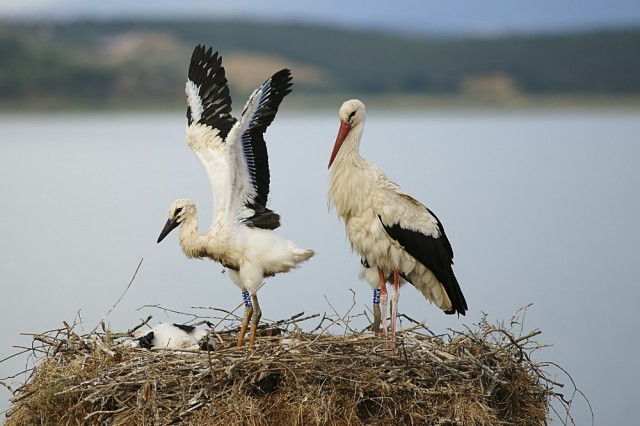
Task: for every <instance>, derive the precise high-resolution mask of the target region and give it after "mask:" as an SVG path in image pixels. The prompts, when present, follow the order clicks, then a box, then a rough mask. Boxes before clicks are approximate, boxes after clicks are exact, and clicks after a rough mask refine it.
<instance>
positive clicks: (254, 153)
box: [242, 69, 293, 229]
mask: <svg viewBox="0 0 640 426" xmlns="http://www.w3.org/2000/svg"><path fill="white" fill-rule="evenodd" d="M291 80H292V76H291V71H290V70H288V69H283V70H280V71H278V72H277V73H275V74H274V75H273V76H271V78H269V79H268V80H267V81H266V82H265V83H264V84H263V88H264V93H263V94H262V96H261V98H260V103H259V104H258V108H257V109H256V112H255V114H254V116H253V117H252V119H251V123H250V124H249V127H248V128H247V130H246V132H245V133H244V134H243V135H242V149H243V151H244V155H245V158H246V161H247V167H248V170H249V178H250V180H251V184H252V185H253V186H254V188H255V189H256V196H255V197H254V198H253V199H252V200H250V201H249V202H247V207H248V208H250V209H252V210H254V211H255V212H256V214H255V215H254V216H252V217H250V218H248V219H247V223H249V224H251V225H252V226H255V227H258V228H263V229H276V228H277V227H278V226H280V216H279V215H278V214H277V213H274V212H273V211H272V210H269V209H268V208H267V207H266V205H267V201H268V198H269V184H270V181H271V176H270V172H269V155H268V153H267V144H266V142H265V140H264V133H265V132H266V130H267V128H268V127H269V125H270V124H271V123H272V122H273V119H274V118H275V116H276V113H277V112H278V108H279V107H280V104H281V103H282V100H283V99H284V97H285V96H286V95H287V94H289V93H291V86H292V85H293V83H292V81H291Z"/></svg>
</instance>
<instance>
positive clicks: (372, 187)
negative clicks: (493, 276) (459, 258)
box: [328, 99, 467, 345]
mask: <svg viewBox="0 0 640 426" xmlns="http://www.w3.org/2000/svg"><path fill="white" fill-rule="evenodd" d="M338 115H339V117H340V129H339V131H338V136H337V138H336V142H335V145H334V147H333V152H332V153H331V157H330V159H329V169H330V174H331V177H330V182H329V191H328V202H329V206H333V207H335V209H336V212H337V214H338V216H339V218H340V219H341V220H342V221H343V222H344V224H345V228H346V232H347V236H348V237H349V241H350V243H351V248H352V249H353V250H354V251H356V252H357V253H358V254H359V255H360V256H361V258H362V259H363V261H362V263H363V265H365V266H367V265H368V266H370V267H371V268H375V269H377V272H378V280H379V287H380V305H381V316H382V326H383V331H384V332H385V334H386V330H387V326H386V317H387V315H386V303H387V297H388V295H387V290H386V281H387V277H389V276H390V275H392V281H393V294H392V296H391V301H392V308H391V342H392V345H393V343H394V340H395V323H396V315H397V306H398V298H399V295H400V294H399V286H400V278H401V277H402V278H404V279H405V280H406V281H408V282H410V283H411V284H413V286H414V287H416V288H417V289H418V290H419V291H420V292H421V293H422V295H423V296H424V297H425V298H426V299H427V300H429V301H430V302H431V303H434V304H435V305H436V306H438V307H439V308H440V309H442V310H443V311H444V312H445V313H446V314H455V313H457V314H462V315H464V314H465V312H466V311H467V302H466V301H465V298H464V295H463V294H462V291H461V290H460V286H459V285H458V280H457V279H456V276H455V274H454V273H453V269H452V265H453V249H452V248H451V244H450V243H449V240H448V239H447V236H446V234H445V232H444V227H443V226H442V224H441V223H440V221H439V220H438V218H437V217H436V216H435V215H434V214H433V213H432V212H431V211H430V210H429V209H427V208H426V207H425V206H423V205H422V204H421V203H420V202H418V201H417V200H415V199H414V198H412V197H411V196H410V195H409V194H407V193H406V192H404V191H403V190H402V189H401V188H400V187H399V186H398V185H397V184H396V183H394V182H392V181H391V180H390V179H389V178H387V176H385V174H384V173H383V172H382V170H380V169H379V168H378V167H377V166H376V165H375V164H373V163H372V162H370V161H368V160H365V159H364V158H362V157H361V156H360V152H359V151H360V140H361V138H362V132H363V130H364V121H365V107H364V104H363V103H362V102H361V101H359V100H357V99H352V100H349V101H346V102H345V103H344V104H342V107H340V110H339V112H338ZM367 274H369V281H370V280H371V276H370V274H371V272H368V273H367ZM365 276H366V275H365ZM374 291H375V289H374ZM374 301H375V296H374ZM374 325H375V324H374Z"/></svg>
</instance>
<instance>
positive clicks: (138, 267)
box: [89, 258, 144, 334]
mask: <svg viewBox="0 0 640 426" xmlns="http://www.w3.org/2000/svg"><path fill="white" fill-rule="evenodd" d="M143 260H144V258H141V259H140V262H138V266H137V267H136V270H135V272H134V273H133V276H132V277H131V280H130V281H129V284H127V288H125V289H124V292H123V293H122V295H121V296H120V297H119V298H118V300H116V303H114V304H113V306H112V307H111V309H109V311H108V312H107V313H106V314H105V315H104V316H103V317H102V319H101V320H100V321H99V322H98V324H96V326H95V327H93V330H91V331H90V332H89V334H93V333H95V331H96V330H97V329H98V327H100V324H102V323H103V322H104V320H105V319H106V318H107V317H108V316H109V314H110V313H111V312H112V311H113V310H114V309H115V308H116V306H118V303H120V301H121V300H122V298H123V297H124V295H125V294H127V291H129V288H130V287H131V284H133V281H134V280H135V279H136V275H138V271H139V270H140V266H142V261H143Z"/></svg>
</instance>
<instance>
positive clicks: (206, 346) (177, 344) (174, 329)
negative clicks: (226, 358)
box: [134, 322, 214, 351]
mask: <svg viewBox="0 0 640 426" xmlns="http://www.w3.org/2000/svg"><path fill="white" fill-rule="evenodd" d="M208 334H209V331H208V330H206V329H204V328H200V327H194V326H191V325H184V324H174V323H169V322H162V323H159V324H156V325H155V326H153V327H152V328H150V329H149V330H147V329H144V328H141V329H138V330H137V331H136V333H135V335H134V337H135V339H136V344H137V346H139V347H141V348H146V349H152V348H164V349H190V350H193V349H203V350H211V351H212V350H213V349H214V345H213V339H211V338H210V337H209V336H208Z"/></svg>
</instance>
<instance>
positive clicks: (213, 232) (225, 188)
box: [158, 45, 314, 346]
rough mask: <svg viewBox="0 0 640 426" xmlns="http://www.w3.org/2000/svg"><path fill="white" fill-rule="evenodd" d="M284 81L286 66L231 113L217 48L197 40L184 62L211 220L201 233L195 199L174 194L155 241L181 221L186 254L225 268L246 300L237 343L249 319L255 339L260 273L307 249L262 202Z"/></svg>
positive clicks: (193, 138)
mask: <svg viewBox="0 0 640 426" xmlns="http://www.w3.org/2000/svg"><path fill="white" fill-rule="evenodd" d="M291 85H292V83H291V72H290V71H289V70H288V69H283V70H280V71H278V72H277V73H275V74H274V75H273V76H271V77H270V78H269V79H268V80H267V81H265V82H264V83H263V84H262V86H260V88H258V89H256V90H255V91H254V92H253V94H252V95H251V96H250V98H249V100H248V101H247V104H246V105H245V107H244V110H243V111H242V115H241V116H240V119H238V120H236V119H235V118H233V117H232V116H231V98H230V97H229V87H228V85H227V79H226V77H225V70H224V67H223V66H222V58H221V57H220V56H218V52H215V53H212V49H211V48H209V49H208V50H206V48H205V47H204V46H201V45H198V46H197V47H196V48H195V50H194V51H193V55H192V57H191V64H190V65H189V74H188V80H187V84H186V88H185V91H186V94H187V122H188V125H187V132H186V140H187V145H189V146H190V147H191V148H192V149H193V151H194V152H195V153H196V155H197V156H198V158H199V159H200V161H201V162H202V165H203V166H204V168H205V170H206V171H207V175H208V177H209V181H210V183H211V188H212V191H213V204H214V212H213V222H212V223H211V226H210V227H209V229H208V230H207V231H206V232H205V233H204V234H203V235H201V234H200V233H199V231H198V214H197V210H196V206H195V204H194V203H193V202H192V201H190V200H184V199H180V200H176V201H175V202H174V203H173V205H172V206H171V208H170V210H169V219H168V220H167V223H166V224H165V226H164V228H163V229H162V232H161V233H160V236H159V237H158V242H160V241H162V240H163V238H164V237H166V236H167V234H169V232H171V231H172V230H173V229H174V228H176V227H177V226H179V225H181V228H180V246H181V248H182V251H183V252H184V254H185V255H186V256H187V257H189V258H205V257H206V258H209V259H212V260H215V261H216V262H219V263H221V264H222V265H223V266H224V267H225V268H227V269H228V270H229V275H230V276H231V279H232V280H233V282H234V283H235V284H236V285H237V286H238V287H240V289H241V290H242V296H243V299H244V302H245V314H244V319H243V321H242V328H241V330H240V336H239V337H238V346H242V344H243V342H244V335H245V334H246V331H247V328H248V325H249V320H250V319H251V333H250V338H249V344H250V345H252V344H253V342H254V339H255V332H256V327H257V326H258V322H259V321H260V317H261V315H262V312H261V310H260V305H259V303H258V297H257V295H256V290H257V289H258V287H259V286H260V284H261V283H262V281H263V279H264V278H265V277H270V276H273V275H275V274H277V273H280V272H288V271H289V270H291V269H292V268H295V267H297V266H298V265H299V264H300V263H302V262H304V261H305V260H308V259H309V258H311V256H313V254H314V253H313V250H303V249H301V248H299V247H297V246H296V245H295V244H294V243H293V242H291V241H288V240H285V239H283V238H282V237H280V236H278V235H276V234H275V233H273V232H272V230H274V229H276V228H278V227H279V226H280V216H279V215H278V214H276V213H274V212H273V211H272V210H270V209H268V208H267V207H266V205H267V198H268V195H269V181H270V176H269V163H268V155H267V146H266V144H265V141H264V137H263V135H264V132H265V131H266V130H267V127H268V126H269V125H270V124H271V122H272V121H273V119H274V117H275V115H276V112H277V111H278V107H279V105H280V103H281V102H282V99H283V98H284V97H285V96H286V95H287V94H288V93H290V92H291Z"/></svg>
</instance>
